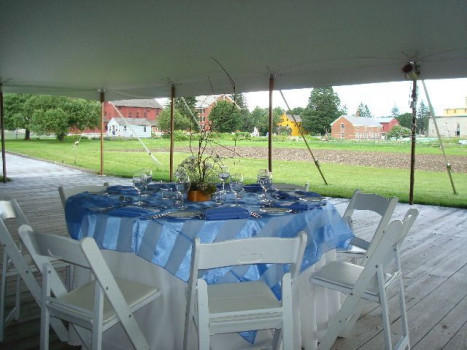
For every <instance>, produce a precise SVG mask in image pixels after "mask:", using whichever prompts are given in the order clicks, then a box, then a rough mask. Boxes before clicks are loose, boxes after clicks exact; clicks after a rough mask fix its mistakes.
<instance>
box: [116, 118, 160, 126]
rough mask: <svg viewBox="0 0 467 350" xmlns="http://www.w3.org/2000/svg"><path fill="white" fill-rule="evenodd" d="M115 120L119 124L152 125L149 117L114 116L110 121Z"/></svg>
mask: <svg viewBox="0 0 467 350" xmlns="http://www.w3.org/2000/svg"><path fill="white" fill-rule="evenodd" d="M112 120H115V122H116V123H117V124H119V125H127V124H129V125H136V126H150V125H152V124H151V123H150V122H149V121H148V120H147V119H145V118H112V119H111V120H110V121H112ZM125 120H126V123H125Z"/></svg>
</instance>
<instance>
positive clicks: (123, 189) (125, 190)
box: [107, 185, 138, 195]
mask: <svg viewBox="0 0 467 350" xmlns="http://www.w3.org/2000/svg"><path fill="white" fill-rule="evenodd" d="M107 193H108V194H126V195H137V194H138V191H137V190H136V188H134V187H133V186H121V185H115V186H109V187H107Z"/></svg>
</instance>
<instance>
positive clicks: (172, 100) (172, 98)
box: [169, 85, 175, 181]
mask: <svg viewBox="0 0 467 350" xmlns="http://www.w3.org/2000/svg"><path fill="white" fill-rule="evenodd" d="M174 110H175V85H172V87H171V89H170V166H169V168H170V169H169V172H170V174H169V175H170V181H172V180H173V169H174V129H175V119H174Z"/></svg>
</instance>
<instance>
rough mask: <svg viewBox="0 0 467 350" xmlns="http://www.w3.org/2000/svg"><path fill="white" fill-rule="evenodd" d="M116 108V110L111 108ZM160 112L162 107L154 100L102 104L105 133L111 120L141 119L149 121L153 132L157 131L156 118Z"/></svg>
mask: <svg viewBox="0 0 467 350" xmlns="http://www.w3.org/2000/svg"><path fill="white" fill-rule="evenodd" d="M112 104H113V105H114V106H115V107H117V109H118V112H117V110H116V109H115V108H114V107H113V106H112ZM161 111H162V106H161V105H160V104H159V102H157V101H156V100H155V99H138V100H120V101H111V102H105V103H104V125H105V130H106V131H107V124H108V122H109V121H110V120H111V119H112V118H121V117H122V116H123V117H124V118H142V119H146V120H147V121H149V123H150V124H151V127H152V131H153V132H157V131H159V130H158V128H157V123H156V120H157V117H158V116H159V114H160V113H161ZM119 113H120V114H121V115H120V114H119Z"/></svg>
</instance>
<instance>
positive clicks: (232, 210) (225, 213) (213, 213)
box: [204, 207, 250, 220]
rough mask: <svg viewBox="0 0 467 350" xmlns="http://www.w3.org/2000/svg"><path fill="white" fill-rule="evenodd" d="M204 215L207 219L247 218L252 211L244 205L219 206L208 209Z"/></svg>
mask: <svg viewBox="0 0 467 350" xmlns="http://www.w3.org/2000/svg"><path fill="white" fill-rule="evenodd" d="M204 216H205V217H206V220H228V219H246V218H248V217H249V216H250V211H249V210H248V209H246V208H242V207H219V208H210V209H206V210H205V211H204Z"/></svg>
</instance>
